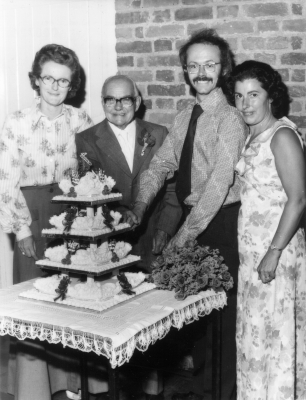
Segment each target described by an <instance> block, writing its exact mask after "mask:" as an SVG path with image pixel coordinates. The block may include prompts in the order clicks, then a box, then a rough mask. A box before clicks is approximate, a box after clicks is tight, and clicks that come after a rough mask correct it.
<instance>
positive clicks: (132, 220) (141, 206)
mask: <svg viewBox="0 0 306 400" xmlns="http://www.w3.org/2000/svg"><path fill="white" fill-rule="evenodd" d="M146 209H147V205H146V203H143V202H142V201H138V202H136V204H135V207H134V208H133V210H132V211H131V210H128V211H126V212H125V213H123V222H127V223H128V224H130V225H131V227H132V228H136V226H138V225H140V224H141V222H142V220H143V216H144V213H145V211H146Z"/></svg>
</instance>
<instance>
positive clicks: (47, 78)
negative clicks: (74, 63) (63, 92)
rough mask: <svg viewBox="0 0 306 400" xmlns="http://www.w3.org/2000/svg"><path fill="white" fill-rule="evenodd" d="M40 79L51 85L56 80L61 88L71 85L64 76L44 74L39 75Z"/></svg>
mask: <svg viewBox="0 0 306 400" xmlns="http://www.w3.org/2000/svg"><path fill="white" fill-rule="evenodd" d="M40 79H41V80H42V81H43V82H44V84H45V85H47V86H52V85H53V83H54V82H56V83H57V84H58V86H59V87H61V88H63V89H64V88H67V87H69V86H70V85H71V82H70V81H68V79H65V78H60V79H54V78H53V77H52V76H49V75H46V76H40Z"/></svg>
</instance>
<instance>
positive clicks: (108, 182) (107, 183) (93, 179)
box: [53, 171, 121, 200]
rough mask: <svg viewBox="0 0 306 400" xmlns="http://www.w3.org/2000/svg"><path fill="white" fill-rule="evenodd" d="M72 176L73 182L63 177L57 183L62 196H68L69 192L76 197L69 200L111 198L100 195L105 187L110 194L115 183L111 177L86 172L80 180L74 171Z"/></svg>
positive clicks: (69, 178)
mask: <svg viewBox="0 0 306 400" xmlns="http://www.w3.org/2000/svg"><path fill="white" fill-rule="evenodd" d="M73 175H74V178H73V182H72V180H71V177H65V178H64V179H62V180H61V181H60V183H59V187H60V189H61V190H62V191H63V193H64V195H68V193H69V192H71V190H72V191H73V192H74V193H75V194H76V195H77V197H75V198H74V197H69V199H76V198H78V199H81V200H84V197H86V198H91V197H92V196H103V197H102V198H112V197H105V196H110V195H104V194H102V192H103V190H105V187H107V190H108V191H109V192H111V190H112V188H113V187H114V186H115V184H116V181H115V180H114V179H113V178H112V177H110V176H106V175H104V174H103V173H101V172H100V173H98V174H96V173H95V172H93V171H88V172H86V175H84V176H83V177H82V178H79V177H78V173H77V172H76V171H73ZM120 196H121V195H120ZM58 197H59V196H56V197H55V198H54V199H53V200H57V199H58ZM65 197H66V196H65Z"/></svg>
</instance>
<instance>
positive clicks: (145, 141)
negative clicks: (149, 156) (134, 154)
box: [138, 131, 156, 156]
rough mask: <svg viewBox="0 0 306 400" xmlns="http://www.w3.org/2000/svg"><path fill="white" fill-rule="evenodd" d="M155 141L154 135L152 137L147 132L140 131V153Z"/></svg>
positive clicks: (142, 153)
mask: <svg viewBox="0 0 306 400" xmlns="http://www.w3.org/2000/svg"><path fill="white" fill-rule="evenodd" d="M155 142H156V139H155V137H152V136H151V134H150V133H149V132H147V131H144V132H141V134H140V137H139V138H138V143H139V144H140V145H141V146H143V148H142V150H141V155H142V156H143V155H144V153H145V151H146V148H147V147H153V146H154V145H155Z"/></svg>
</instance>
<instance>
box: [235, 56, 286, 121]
mask: <svg viewBox="0 0 306 400" xmlns="http://www.w3.org/2000/svg"><path fill="white" fill-rule="evenodd" d="M246 79H257V80H258V82H260V83H261V86H262V88H263V89H264V90H265V91H266V92H267V93H268V96H269V99H271V100H272V103H271V111H272V114H273V116H274V117H275V118H282V117H284V116H286V115H288V112H289V104H290V97H289V93H288V88H287V86H286V85H285V84H284V82H283V81H282V77H281V75H280V73H279V72H278V71H276V70H275V69H273V68H272V67H271V66H270V65H269V64H266V63H263V62H260V61H255V60H248V61H244V62H243V63H242V64H239V65H237V67H235V68H234V70H233V71H232V73H231V75H230V78H229V80H228V82H227V85H228V92H229V94H230V95H229V100H230V102H231V103H232V104H233V105H235V84H236V82H238V81H239V82H243V81H245V80H246Z"/></svg>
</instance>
